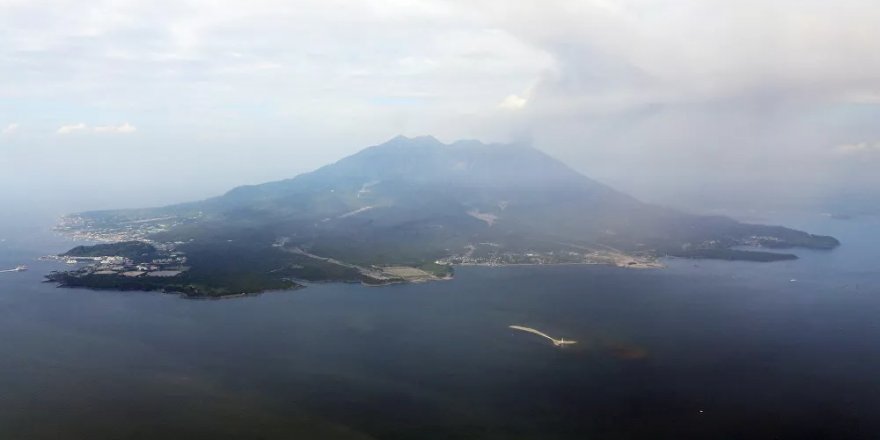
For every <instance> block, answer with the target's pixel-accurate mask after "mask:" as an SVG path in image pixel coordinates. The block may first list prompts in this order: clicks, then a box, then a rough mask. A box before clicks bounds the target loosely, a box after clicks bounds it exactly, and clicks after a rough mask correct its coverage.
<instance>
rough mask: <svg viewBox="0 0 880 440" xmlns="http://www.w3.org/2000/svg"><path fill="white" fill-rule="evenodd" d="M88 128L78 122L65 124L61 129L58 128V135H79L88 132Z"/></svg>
mask: <svg viewBox="0 0 880 440" xmlns="http://www.w3.org/2000/svg"><path fill="white" fill-rule="evenodd" d="M88 129H89V127H88V126H87V125H86V124H84V123H82V122H80V123H77V124H65V125H62V126H61V127H58V134H72V133H81V132H84V131H86V130H88Z"/></svg>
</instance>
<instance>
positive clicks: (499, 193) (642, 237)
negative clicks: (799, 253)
mask: <svg viewBox="0 0 880 440" xmlns="http://www.w3.org/2000/svg"><path fill="white" fill-rule="evenodd" d="M73 218H75V219H76V220H75V221H71V223H70V224H69V225H68V228H69V229H72V230H73V231H74V232H86V233H91V234H92V235H101V234H104V235H108V236H110V235H114V234H115V235H116V236H118V235H120V234H122V235H123V236H124V237H125V238H126V239H145V240H149V241H154V242H159V243H183V244H182V245H179V247H180V248H181V249H180V252H187V250H186V248H193V247H198V246H209V247H210V246H214V247H217V245H218V244H219V243H224V242H226V243H231V242H236V241H245V242H247V243H248V247H250V248H253V249H270V250H275V251H278V252H288V253H290V252H293V253H295V254H296V255H298V257H297V258H300V257H303V256H311V257H310V258H312V259H314V258H315V257H318V258H323V259H326V260H323V261H324V262H326V261H329V260H332V261H335V262H337V263H344V264H346V265H351V266H352V267H358V268H361V269H358V270H360V271H361V273H362V274H363V273H368V272H370V271H371V270H372V269H368V268H371V267H386V266H410V267H431V268H432V270H438V269H437V268H436V267H434V266H435V265H437V264H438V263H440V264H441V265H443V266H446V267H449V266H450V265H454V264H521V263H541V264H552V263H562V262H565V263H569V262H582V263H596V262H605V263H612V264H616V265H624V266H636V267H642V266H646V267H650V266H653V265H656V259H657V258H658V257H662V256H667V255H671V256H683V257H705V258H722V259H747V260H755V261H773V260H780V259H791V258H796V257H795V256H794V255H793V254H787V253H778V252H767V251H745V250H738V249H733V248H734V247H736V246H740V245H751V246H760V247H764V248H769V249H773V250H777V249H784V248H791V247H807V248H817V249H830V248H833V247H835V246H837V245H838V244H839V243H838V242H837V240H836V239H834V238H833V237H826V236H817V235H812V234H808V233H805V232H802V231H796V230H793V229H788V228H784V227H781V226H766V225H752V224H746V223H740V222H737V221H735V220H732V219H729V218H726V217H718V216H698V215H691V214H686V213H683V212H680V211H677V210H674V209H670V208H666V207H661V206H655V205H651V204H647V203H643V202H641V201H639V200H637V199H635V198H634V197H631V196H629V195H627V194H624V193H622V192H620V191H617V190H615V189H613V188H611V187H609V186H606V185H604V184H602V183H599V182H597V181H595V180H593V179H591V178H589V177H587V176H585V175H583V174H581V173H579V172H577V171H576V170H574V169H572V168H571V167H569V166H567V165H565V164H564V163H562V162H560V161H558V160H556V159H554V158H552V157H551V156H549V155H547V154H546V153H544V152H542V151H540V150H538V149H536V148H533V147H531V146H528V145H522V144H513V145H511V144H484V143H482V142H479V141H474V140H467V141H458V142H453V143H451V144H444V143H442V142H440V141H438V140H437V139H435V138H433V137H430V136H422V137H416V138H407V137H403V136H398V137H395V138H393V139H391V140H389V141H388V142H385V143H382V144H379V145H374V146H371V147H367V148H365V149H363V150H361V151H359V152H357V153H355V154H353V155H350V156H347V157H345V158H342V159H340V160H338V161H336V162H334V163H332V164H329V165H326V166H323V167H321V168H318V169H317V170H315V171H312V172H309V173H304V174H300V175H298V176H295V177H293V178H290V179H285V180H280V181H275V182H268V183H264V184H260V185H247V186H240V187H236V188H233V189H232V190H230V191H228V192H226V193H225V194H223V195H220V196H218V197H214V198H210V199H206V200H202V201H197V202H190V203H185V204H179V205H171V206H167V207H161V208H153V209H143V210H121V211H99V212H90V213H83V214H79V215H77V216H75V217H73ZM71 225H73V226H71ZM132 225H136V226H132ZM126 231H127V232H126ZM193 243H195V244H193ZM279 243H280V245H279ZM217 249H218V250H217V251H218V252H222V246H220V247H219V248H217ZM200 255H203V256H205V255H207V254H206V253H204V252H202V253H201V254H200ZM282 260H284V258H281V259H280V260H279V261H282ZM273 261H275V260H274V259H273ZM297 264H299V265H302V264H300V263H297ZM267 269H271V268H267ZM275 269H277V268H275ZM283 271H287V269H284V270H283ZM380 272H381V271H380ZM398 272H399V271H398ZM447 272H448V269H446V270H445V271H444V270H439V272H438V273H440V274H441V275H442V274H445V273H447ZM292 273H293V275H292V277H293V278H296V271H295V270H293V271H292ZM383 276H384V275H381V274H379V273H372V275H370V277H372V278H378V279H381V278H382V277H383Z"/></svg>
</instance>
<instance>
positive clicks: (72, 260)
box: [65, 258, 76, 264]
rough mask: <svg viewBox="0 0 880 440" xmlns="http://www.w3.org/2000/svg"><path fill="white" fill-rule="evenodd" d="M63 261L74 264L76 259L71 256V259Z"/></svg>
mask: <svg viewBox="0 0 880 440" xmlns="http://www.w3.org/2000/svg"><path fill="white" fill-rule="evenodd" d="M65 263H67V264H76V260H74V259H73V258H71V259H69V260H67V261H65Z"/></svg>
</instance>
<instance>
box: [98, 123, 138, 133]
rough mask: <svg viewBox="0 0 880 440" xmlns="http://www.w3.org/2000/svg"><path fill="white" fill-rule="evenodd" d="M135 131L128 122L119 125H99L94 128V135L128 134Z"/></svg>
mask: <svg viewBox="0 0 880 440" xmlns="http://www.w3.org/2000/svg"><path fill="white" fill-rule="evenodd" d="M135 131H137V127H135V126H134V125H131V124H129V123H128V122H126V123H124V124H120V125H99V126H97V127H95V128H94V132H95V133H120V134H128V133H134V132H135Z"/></svg>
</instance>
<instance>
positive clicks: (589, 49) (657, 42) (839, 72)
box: [0, 0, 880, 209]
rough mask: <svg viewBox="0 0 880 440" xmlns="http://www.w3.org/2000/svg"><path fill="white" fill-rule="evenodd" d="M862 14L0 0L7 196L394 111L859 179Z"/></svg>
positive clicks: (605, 162)
mask: <svg viewBox="0 0 880 440" xmlns="http://www.w3.org/2000/svg"><path fill="white" fill-rule="evenodd" d="M878 23H880V7H878V6H876V4H875V3H874V2H872V1H868V0H842V1H834V2H830V1H815V0H776V1H767V0H761V1H758V0H736V1H733V0H728V1H722V0H693V1H687V0H679V1H663V0H633V1H613V0H593V1H588V0H581V1H568V0H559V1H552V0H535V1H532V0H517V1H510V0H468V1H439V0H420V1H415V0H396V1H355V0H346V1H341V0H299V1H259V0H254V1H220V0H211V1H191V0H174V1H156V0H151V1H135V0H127V1H118V0H114V1H51V0H49V1H35V0H0V184H2V185H3V186H4V187H6V188H12V189H14V191H11V193H12V194H15V195H11V196H10V195H9V194H10V192H7V195H6V196H0V199H2V198H3V197H6V199H16V198H18V199H21V198H23V197H25V196H26V197H31V198H35V199H38V200H46V201H51V200H55V198H57V197H58V195H65V197H67V196H72V195H74V194H77V195H79V196H80V197H81V199H80V200H81V202H80V204H81V205H82V208H83V209H90V208H98V207H113V206H139V205H143V204H156V203H165V202H171V201H183V200H187V199H191V198H198V197H204V196H208V195H213V194H216V193H219V192H222V191H224V190H225V189H227V188H229V187H231V186H234V185H238V184H243V183H256V182H261V181H267V180H273V179H279V178H284V177H290V176H292V175H295V174H298V173H300V172H304V171H308V170H311V169H313V168H316V167H317V166H320V165H322V164H325V163H327V162H331V161H334V160H336V159H339V158H341V157H343V156H345V155H347V154H351V153H353V152H355V151H357V150H359V149H360V148H363V147H365V146H368V145H372V144H376V143H379V142H382V141H384V140H386V139H388V138H391V137H393V136H395V135H397V134H405V135H422V134H433V135H435V136H436V137H438V138H440V139H441V140H444V141H452V140H455V139H459V138H478V139H481V140H485V141H502V142H506V141H528V142H532V143H533V144H534V145H535V146H536V147H538V148H540V149H542V150H544V151H547V152H548V153H550V154H552V155H554V156H557V157H559V158H561V159H563V160H564V161H566V162H567V163H569V164H570V165H571V166H573V167H574V168H576V169H578V170H580V171H583V172H585V173H587V174H590V175H591V176H593V177H596V178H599V179H600V180H605V181H607V182H609V183H612V184H613V185H616V186H618V187H621V188H622V189H625V190H628V191H631V192H634V193H635V194H636V195H637V196H640V197H642V198H647V199H652V198H653V197H657V198H658V199H659V200H662V201H668V200H669V197H670V195H674V194H676V193H678V192H679V191H680V192H681V193H682V194H684V193H686V192H694V191H696V192H703V193H704V195H706V194H711V193H713V192H714V191H719V192H720V191H722V190H741V192H743V193H748V192H749V191H755V190H756V189H762V192H761V194H762V195H786V194H824V193H833V192H836V191H841V190H854V189H858V190H860V191H865V190H873V188H876V187H878V185H880V179H878V177H877V176H876V175H877V174H878V173H877V172H876V170H877V166H878V165H880V123H878V122H880V118H878V116H880V56H878V54H880V26H878ZM50 194H51V195H50ZM74 205H75V206H79V205H77V204H75V203H74Z"/></svg>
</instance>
